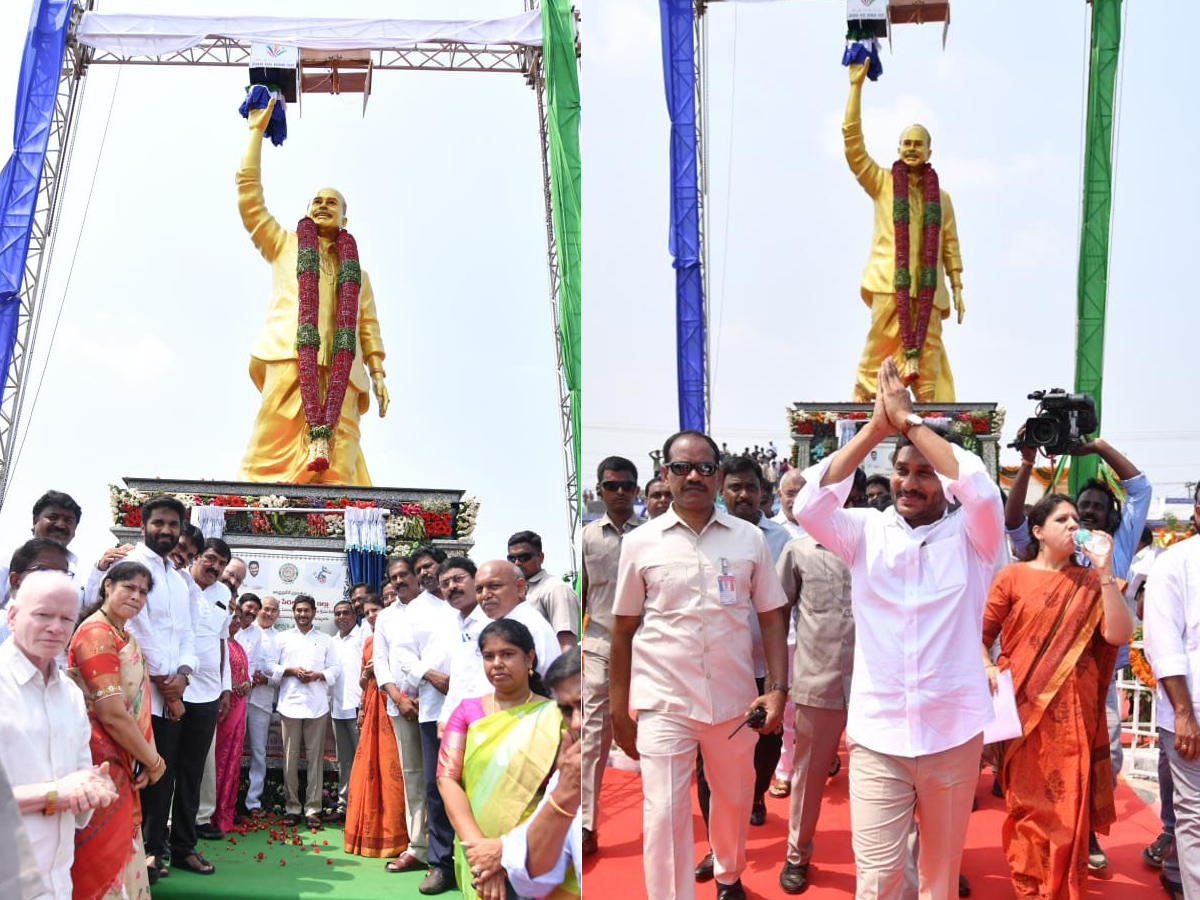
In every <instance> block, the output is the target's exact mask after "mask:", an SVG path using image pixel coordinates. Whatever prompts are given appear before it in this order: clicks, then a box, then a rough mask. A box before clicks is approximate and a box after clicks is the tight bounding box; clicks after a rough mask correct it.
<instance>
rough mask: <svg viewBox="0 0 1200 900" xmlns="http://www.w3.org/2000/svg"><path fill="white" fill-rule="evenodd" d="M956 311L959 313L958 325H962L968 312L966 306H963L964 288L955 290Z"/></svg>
mask: <svg viewBox="0 0 1200 900" xmlns="http://www.w3.org/2000/svg"><path fill="white" fill-rule="evenodd" d="M954 311H955V312H956V313H958V324H959V325H961V324H962V320H963V316H964V315H966V312H967V308H966V306H964V305H963V298H962V288H955V289H954Z"/></svg>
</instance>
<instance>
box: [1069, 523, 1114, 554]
mask: <svg viewBox="0 0 1200 900" xmlns="http://www.w3.org/2000/svg"><path fill="white" fill-rule="evenodd" d="M1075 546H1077V547H1079V548H1080V549H1085V550H1088V551H1090V552H1091V553H1092V555H1093V556H1099V557H1103V556H1104V554H1106V553H1107V552H1108V548H1109V547H1111V546H1112V538H1110V537H1109V536H1108V535H1107V534H1105V533H1104V532H1103V531H1088V530H1087V529H1086V528H1080V529H1079V530H1078V531H1076V532H1075Z"/></svg>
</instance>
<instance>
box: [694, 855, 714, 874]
mask: <svg viewBox="0 0 1200 900" xmlns="http://www.w3.org/2000/svg"><path fill="white" fill-rule="evenodd" d="M714 865H715V863H714V861H713V855H712V851H711V850H709V851H708V853H706V854H704V859H702V860H700V865H698V866H696V880H697V881H699V882H705V881H712V880H713V866H714Z"/></svg>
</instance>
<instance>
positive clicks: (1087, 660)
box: [983, 494, 1133, 900]
mask: <svg viewBox="0 0 1200 900" xmlns="http://www.w3.org/2000/svg"><path fill="white" fill-rule="evenodd" d="M1029 528H1030V535H1031V538H1032V540H1031V542H1030V546H1029V548H1028V550H1027V551H1026V554H1025V561H1024V562H1019V563H1014V564H1012V565H1010V566H1006V567H1005V568H1004V569H1002V570H1001V571H1000V572H999V573H998V574H997V575H996V578H995V580H994V581H993V582H992V587H991V591H990V593H989V595H988V603H987V609H986V610H985V612H984V617H983V657H984V664H985V666H986V667H987V675H988V681H989V682H990V684H991V687H992V691H993V693H994V692H995V691H996V675H997V667H996V665H993V664H992V663H991V661H990V660H989V659H988V658H987V648H988V647H989V646H991V644H992V642H993V641H994V640H995V639H996V636H997V635H999V637H1000V656H999V658H998V659H997V661H996V662H997V664H998V665H999V668H1000V669H1007V670H1009V671H1010V672H1011V673H1012V679H1013V688H1014V691H1015V693H1016V701H1017V712H1018V714H1019V715H1020V719H1021V732H1022V733H1021V736H1020V737H1018V738H1016V739H1015V740H1011V741H1007V742H1005V744H1004V745H1003V750H1002V757H1001V768H1000V782H1001V785H1002V786H1003V788H1004V797H1005V803H1006V805H1007V807H1008V817H1007V818H1006V819H1005V821H1004V827H1003V831H1002V834H1001V837H1002V840H1003V843H1004V852H1005V855H1006V856H1007V857H1008V864H1009V867H1010V868H1011V869H1012V879H1013V888H1014V891H1015V893H1016V895H1017V896H1018V897H1049V898H1072V900H1074V898H1078V897H1081V896H1082V894H1083V884H1084V879H1085V878H1086V877H1087V853H1088V831H1089V829H1091V830H1094V831H1100V832H1102V833H1105V834H1107V833H1108V825H1109V823H1111V822H1112V821H1113V819H1114V818H1115V808H1114V805H1113V793H1112V774H1111V768H1110V763H1109V755H1108V730H1107V725H1106V721H1105V714H1104V701H1105V696H1106V694H1107V691H1108V683H1109V681H1110V680H1111V679H1112V673H1113V663H1114V662H1115V660H1116V656H1117V647H1118V646H1120V645H1121V644H1124V643H1126V642H1127V641H1128V640H1129V638H1130V637H1131V635H1132V634H1133V619H1132V618H1131V616H1130V614H1129V609H1128V607H1127V606H1126V605H1125V601H1124V598H1123V596H1122V594H1121V588H1120V586H1119V585H1118V584H1117V580H1116V578H1115V577H1114V576H1113V572H1112V538H1111V537H1110V536H1109V535H1107V534H1105V533H1104V532H1102V531H1091V532H1089V531H1086V530H1083V529H1080V528H1079V515H1078V512H1077V511H1076V509H1075V504H1074V503H1072V502H1071V499H1070V498H1069V497H1066V496H1064V495H1062V494H1050V495H1048V496H1046V497H1043V498H1042V499H1041V501H1039V502H1038V504H1037V505H1036V506H1035V507H1034V508H1033V510H1032V512H1030V514H1029ZM1076 551H1078V552H1079V553H1080V555H1081V556H1082V557H1085V558H1086V560H1087V562H1088V563H1090V565H1087V566H1085V565H1080V564H1079V563H1078V562H1077V561H1076V557H1075V553H1076Z"/></svg>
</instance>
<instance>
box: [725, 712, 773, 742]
mask: <svg viewBox="0 0 1200 900" xmlns="http://www.w3.org/2000/svg"><path fill="white" fill-rule="evenodd" d="M766 721H767V708H766V707H765V706H756V707H754V709H752V710H750V715H748V716H746V718H745V719H744V720H743V721H742V723H741V724H740V725H738V727H737V728H735V729H733V731H731V732H729V737H730V738H732V737H733V736H734V735H735V734H737V733H738V732H739V731H741V730H742V729H743V728H745V727H746V726H747V725H749V726H750V727H751V728H762V726H763V723H764V722H766Z"/></svg>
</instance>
